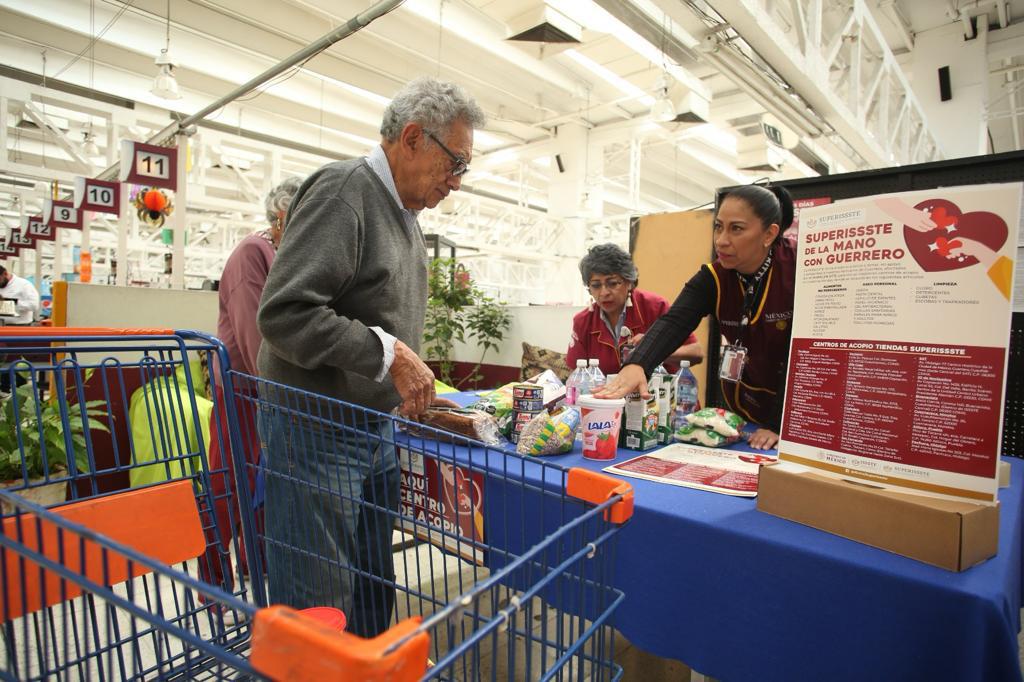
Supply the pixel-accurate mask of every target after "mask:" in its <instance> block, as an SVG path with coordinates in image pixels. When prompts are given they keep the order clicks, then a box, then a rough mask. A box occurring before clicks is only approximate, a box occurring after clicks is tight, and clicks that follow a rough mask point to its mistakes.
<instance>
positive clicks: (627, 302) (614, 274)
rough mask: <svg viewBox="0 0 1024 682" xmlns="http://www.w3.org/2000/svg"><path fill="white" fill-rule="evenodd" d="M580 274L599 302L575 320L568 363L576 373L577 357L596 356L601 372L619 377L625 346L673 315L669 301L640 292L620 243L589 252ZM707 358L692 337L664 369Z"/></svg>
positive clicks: (636, 274) (673, 353)
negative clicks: (668, 313)
mask: <svg viewBox="0 0 1024 682" xmlns="http://www.w3.org/2000/svg"><path fill="white" fill-rule="evenodd" d="M580 275H582V277H583V285H584V286H586V287H587V290H588V291H589V292H590V295H591V297H593V299H594V301H593V303H592V304H591V305H590V306H588V307H587V308H586V310H582V311H580V312H579V313H577V314H576V316H575V317H573V320H572V338H571V339H570V340H569V351H568V353H567V355H566V362H567V363H568V365H569V368H570V369H571V368H573V367H575V366H576V360H578V359H581V358H582V359H584V360H587V359H590V358H597V360H598V364H599V366H600V367H601V371H602V372H604V373H605V374H616V373H618V371H619V369H620V368H621V367H622V350H623V347H624V346H626V345H630V346H634V347H635V346H636V345H637V344H638V343H640V341H641V339H642V338H643V336H644V334H646V333H647V330H648V329H650V327H651V325H652V324H654V322H655V320H657V319H658V318H659V317H661V316H662V315H664V314H665V313H666V312H667V311H668V309H669V303H668V301H667V300H665V299H664V298H662V297H661V296H659V295H658V294H655V293H652V292H650V291H644V290H643V289H637V288H636V284H637V281H638V279H639V275H638V273H637V268H636V264H635V263H634V262H633V259H632V257H630V255H629V254H628V253H626V252H625V251H623V250H622V249H621V248H619V247H618V246H616V245H615V244H599V245H598V246H595V247H593V248H592V249H590V251H588V252H587V255H586V256H584V257H583V259H582V260H580ZM703 359H704V350H703V349H702V348H701V347H700V344H699V343H698V342H697V337H695V336H694V335H693V334H690V335H689V336H688V338H687V339H686V341H685V342H684V343H683V345H682V346H679V347H678V348H677V349H675V350H674V351H673V352H672V353H671V354H670V355H669V356H668V357H667V358H666V361H665V369H666V370H668V371H669V372H675V371H676V370H677V369H678V364H677V363H678V362H679V361H680V360H689V362H690V365H696V364H698V363H700V362H701V361H702V360H703Z"/></svg>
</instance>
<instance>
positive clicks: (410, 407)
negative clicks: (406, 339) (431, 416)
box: [389, 341, 434, 417]
mask: <svg viewBox="0 0 1024 682" xmlns="http://www.w3.org/2000/svg"><path fill="white" fill-rule="evenodd" d="M389 374H390V375H391V381H392V382H393V383H394V384H395V389H396V390H397V391H398V395H399V396H401V398H402V404H401V405H399V406H398V413H399V414H401V415H402V416H403V417H418V416H420V415H421V414H423V412H424V411H425V410H426V409H427V407H429V406H430V403H431V402H432V401H433V400H434V373H433V372H431V371H430V368H429V367H427V366H426V365H425V364H423V361H422V360H420V359H419V357H418V356H417V355H416V353H413V352H412V349H411V348H409V346H407V345H405V344H404V343H402V342H401V341H395V361H394V362H392V363H391V370H390V372H389Z"/></svg>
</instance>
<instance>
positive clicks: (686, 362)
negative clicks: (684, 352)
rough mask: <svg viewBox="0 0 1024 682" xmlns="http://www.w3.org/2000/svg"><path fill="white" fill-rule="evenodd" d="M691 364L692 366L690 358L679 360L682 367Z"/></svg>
mask: <svg viewBox="0 0 1024 682" xmlns="http://www.w3.org/2000/svg"><path fill="white" fill-rule="evenodd" d="M689 366H690V361H689V360H680V361H679V367H680V368H682V367H689Z"/></svg>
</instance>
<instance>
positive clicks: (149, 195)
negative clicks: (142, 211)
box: [143, 189, 167, 211]
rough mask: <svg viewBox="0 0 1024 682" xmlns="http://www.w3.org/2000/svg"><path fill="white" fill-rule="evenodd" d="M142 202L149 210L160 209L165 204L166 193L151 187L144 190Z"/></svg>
mask: <svg viewBox="0 0 1024 682" xmlns="http://www.w3.org/2000/svg"><path fill="white" fill-rule="evenodd" d="M143 202H144V203H145V204H146V208H148V209H149V210H150V211H162V210H164V208H165V207H166V206H167V195H166V194H164V193H163V192H161V191H160V190H158V189H151V190H149V191H148V192H146V194H145V196H144V197H143Z"/></svg>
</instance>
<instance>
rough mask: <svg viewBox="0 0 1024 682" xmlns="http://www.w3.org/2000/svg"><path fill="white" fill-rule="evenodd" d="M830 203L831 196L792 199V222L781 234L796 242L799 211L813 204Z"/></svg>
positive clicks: (798, 232) (798, 228)
mask: <svg viewBox="0 0 1024 682" xmlns="http://www.w3.org/2000/svg"><path fill="white" fill-rule="evenodd" d="M831 203H832V197H812V198H810V199H793V223H792V224H791V225H790V226H789V227H787V228H786V231H785V232H783V233H782V236H783V237H785V238H786V239H788V240H789V241H791V242H793V243H794V244H796V243H797V239H798V237H797V235H798V234H800V212H801V211H803V210H804V209H805V208H811V207H813V206H824V205H826V204H831Z"/></svg>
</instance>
